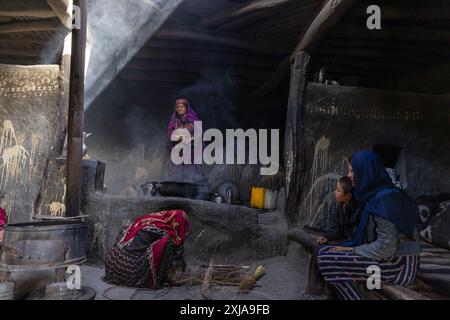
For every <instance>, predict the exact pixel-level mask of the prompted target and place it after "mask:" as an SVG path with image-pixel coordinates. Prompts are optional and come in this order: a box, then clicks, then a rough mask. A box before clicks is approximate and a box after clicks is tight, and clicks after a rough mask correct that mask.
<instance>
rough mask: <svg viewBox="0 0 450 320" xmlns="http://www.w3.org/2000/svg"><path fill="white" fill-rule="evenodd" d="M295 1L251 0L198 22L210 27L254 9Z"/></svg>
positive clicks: (263, 8)
mask: <svg viewBox="0 0 450 320" xmlns="http://www.w3.org/2000/svg"><path fill="white" fill-rule="evenodd" d="M292 2H297V4H298V5H301V4H299V3H298V1H295V0H253V1H250V2H248V3H247V2H246V3H244V4H242V5H240V6H237V7H236V8H230V9H228V10H224V11H222V12H218V13H217V14H215V15H213V16H210V17H206V18H204V19H203V20H202V21H201V22H200V26H202V27H207V28H212V27H217V26H219V25H222V24H224V23H225V22H227V21H229V20H231V19H235V18H238V17H240V16H243V15H248V14H249V13H254V12H255V11H262V10H267V9H273V8H276V7H279V6H284V5H286V4H287V3H292Z"/></svg>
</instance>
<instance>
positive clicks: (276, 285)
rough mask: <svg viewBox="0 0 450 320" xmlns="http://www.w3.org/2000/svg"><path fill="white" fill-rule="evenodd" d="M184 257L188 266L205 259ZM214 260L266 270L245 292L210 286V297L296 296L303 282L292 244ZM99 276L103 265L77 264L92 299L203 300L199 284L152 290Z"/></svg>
mask: <svg viewBox="0 0 450 320" xmlns="http://www.w3.org/2000/svg"><path fill="white" fill-rule="evenodd" d="M186 260H187V265H188V267H187V268H188V270H189V269H192V268H194V269H195V268H198V267H200V266H201V265H205V264H207V263H208V262H207V261H198V260H194V259H191V260H189V259H186ZM215 263H217V264H232V265H241V266H251V270H255V269H256V267H257V266H260V265H261V266H264V268H265V269H266V274H265V275H264V276H263V277H262V278H261V279H260V280H259V281H258V283H257V286H256V287H254V288H253V290H252V291H251V292H250V293H248V294H241V293H239V292H238V291H239V290H238V288H237V287H230V286H212V288H211V299H212V300H298V299H300V296H301V293H302V291H303V290H304V289H305V286H306V275H307V271H308V270H307V266H308V263H307V256H305V255H304V253H302V251H301V249H300V248H299V247H298V246H296V245H295V244H291V245H290V246H289V250H288V253H287V255H286V256H278V257H273V258H269V259H264V260H253V261H233V259H232V257H229V256H222V257H220V256H217V257H216V258H215ZM103 276H104V268H103V267H100V266H93V265H83V266H82V268H81V277H82V280H81V281H82V285H83V286H88V287H91V288H92V289H94V290H95V291H96V297H95V299H96V300H203V297H202V293H201V286H199V285H196V286H191V287H187V286H184V287H167V288H163V289H160V290H154V291H152V290H143V289H136V288H124V287H116V286H113V285H110V284H107V283H105V282H104V281H102V278H103Z"/></svg>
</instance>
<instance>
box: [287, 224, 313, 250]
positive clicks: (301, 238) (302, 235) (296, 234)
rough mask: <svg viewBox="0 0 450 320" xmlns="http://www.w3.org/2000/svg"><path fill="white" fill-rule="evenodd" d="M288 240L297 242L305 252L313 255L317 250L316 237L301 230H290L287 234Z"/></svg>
mask: <svg viewBox="0 0 450 320" xmlns="http://www.w3.org/2000/svg"><path fill="white" fill-rule="evenodd" d="M288 238H289V239H290V240H292V241H295V242H298V243H299V244H300V245H301V246H302V247H303V248H305V250H306V251H308V252H309V253H313V252H314V251H315V250H316V249H317V248H318V244H317V242H316V239H317V237H315V236H313V235H312V234H309V233H307V232H306V231H305V230H303V229H299V228H296V229H292V230H290V231H289V232H288Z"/></svg>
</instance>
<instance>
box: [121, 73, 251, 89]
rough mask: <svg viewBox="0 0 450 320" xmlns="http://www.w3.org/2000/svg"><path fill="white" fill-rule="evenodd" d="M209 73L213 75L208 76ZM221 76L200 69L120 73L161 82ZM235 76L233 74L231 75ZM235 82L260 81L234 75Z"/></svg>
mask: <svg viewBox="0 0 450 320" xmlns="http://www.w3.org/2000/svg"><path fill="white" fill-rule="evenodd" d="M208 75H210V76H212V77H211V78H208ZM217 76H220V75H219V74H217V73H214V74H211V73H210V74H206V73H204V72H202V73H200V70H198V71H197V72H180V71H152V72H147V71H139V70H124V71H123V72H122V73H121V74H120V78H121V79H124V80H135V81H159V82H169V83H181V84H188V83H195V82H197V81H200V80H205V81H207V80H208V79H214V78H217ZM231 77H233V76H231ZM233 82H235V83H236V85H244V86H245V85H247V86H252V85H253V86H256V85H257V84H258V81H255V80H252V79H244V78H240V77H233Z"/></svg>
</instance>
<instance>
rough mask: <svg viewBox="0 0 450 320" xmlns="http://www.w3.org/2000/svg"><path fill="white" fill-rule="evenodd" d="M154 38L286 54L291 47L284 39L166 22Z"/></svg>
mask: <svg viewBox="0 0 450 320" xmlns="http://www.w3.org/2000/svg"><path fill="white" fill-rule="evenodd" d="M152 38H156V39H168V40H172V41H192V42H200V43H205V44H212V45H219V46H225V47H227V46H229V47H235V48H239V49H243V50H247V51H251V52H259V53H271V54H272V53H274V54H285V53H286V52H289V51H290V49H291V47H290V46H289V45H287V44H286V42H285V41H283V40H281V41H280V40H278V39H271V38H268V37H260V36H253V35H246V34H243V33H238V32H223V31H212V30H207V29H202V28H194V27H187V26H180V25H171V24H166V25H164V26H163V27H162V28H161V29H160V30H158V31H157V32H156V33H155V34H154V36H153V37H152Z"/></svg>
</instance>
